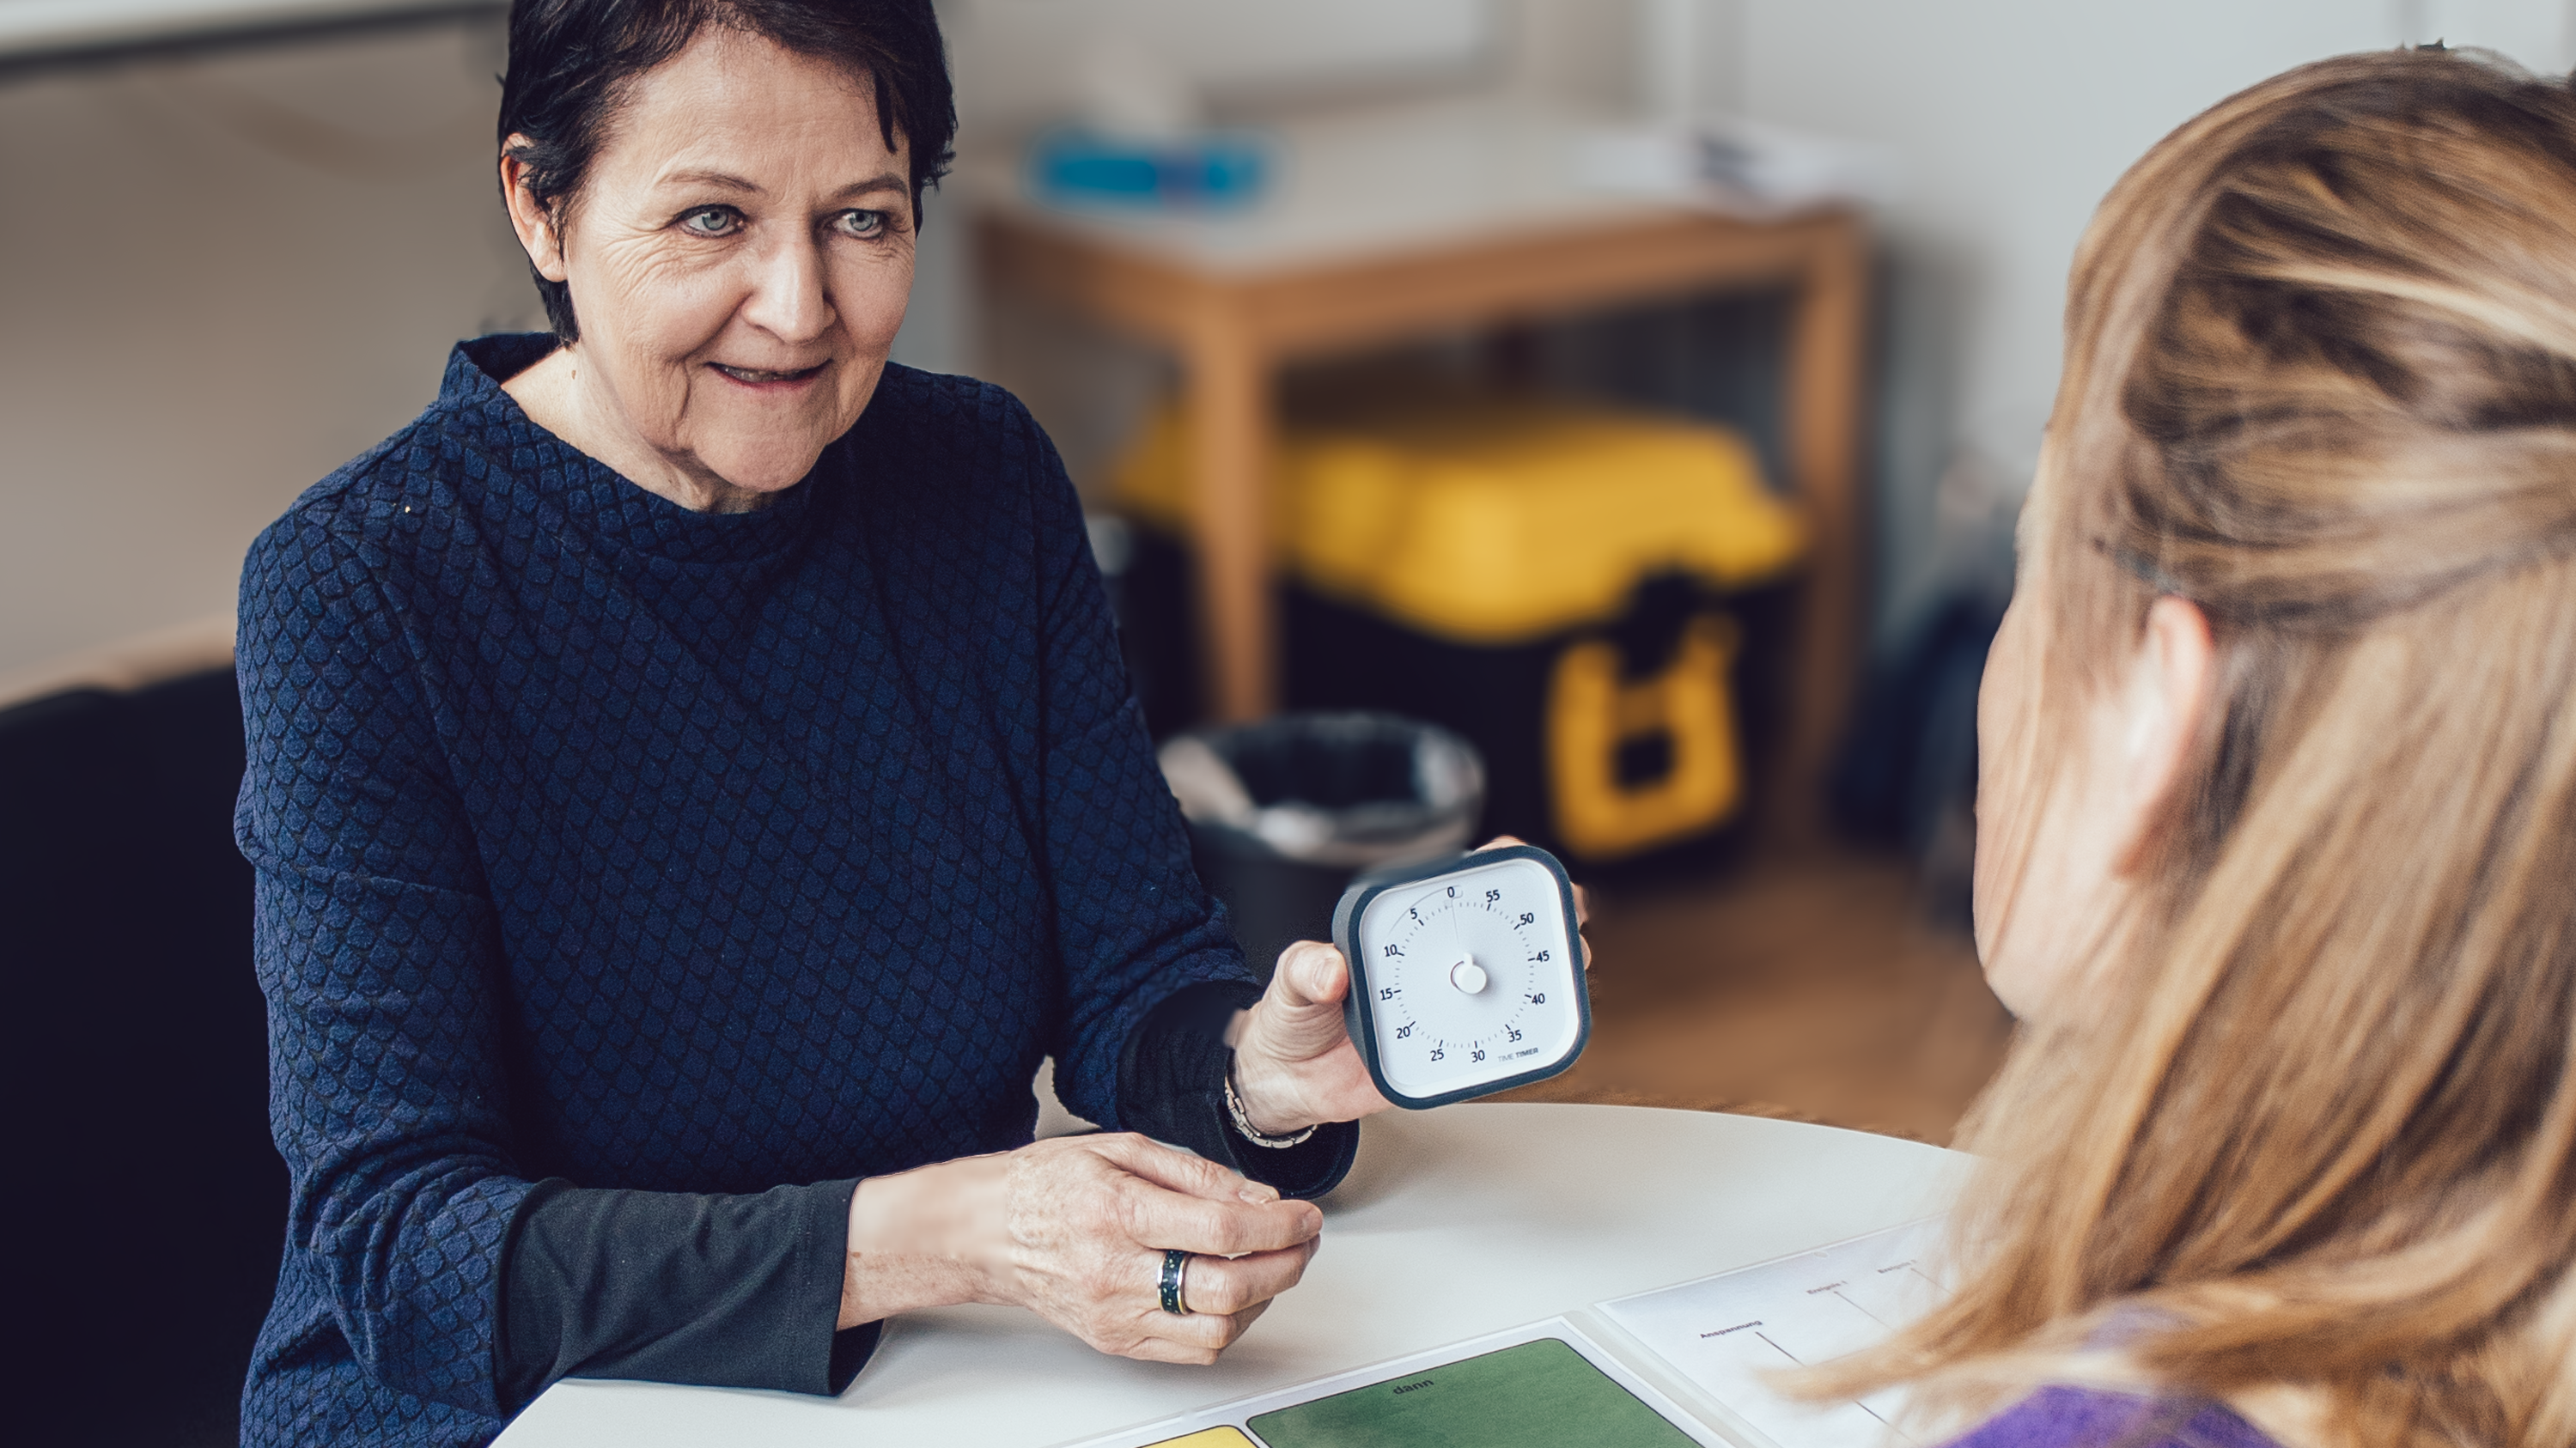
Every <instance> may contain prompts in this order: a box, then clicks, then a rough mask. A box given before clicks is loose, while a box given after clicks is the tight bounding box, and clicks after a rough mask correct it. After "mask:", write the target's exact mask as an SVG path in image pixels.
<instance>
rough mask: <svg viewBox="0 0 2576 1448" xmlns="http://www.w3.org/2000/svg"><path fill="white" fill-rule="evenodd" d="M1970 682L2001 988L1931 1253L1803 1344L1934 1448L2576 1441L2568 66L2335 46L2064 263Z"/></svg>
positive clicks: (2172, 146)
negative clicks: (1923, 1290) (2003, 593)
mask: <svg viewBox="0 0 2576 1448" xmlns="http://www.w3.org/2000/svg"><path fill="white" fill-rule="evenodd" d="M2067 326H2068V346H2067V359H2066V373H2065V380H2064V383H2063V385H2062V387H2061V390H2060V391H2059V393H2058V399H2057V407H2056V412H2055V415H2054V416H2053V417H2052V419H2051V421H2050V426H2049V435H2048V442H2047V448H2046V453H2045V458H2044V460H2043V462H2042V464H2041V467H2040V472H2039V479H2038V482H2037V485H2036V487H2035V489H2034V491H2033V493H2032V496H2031V500H2030V503H2029V506H2028V508H2027V510H2026V513H2025V517H2024V520H2023V535H2022V559H2023V572H2022V576H2021V579H2020V586H2019V591H2018V593H2017V594H2016V597H2015V600H2014V603H2013V607H2012V611H2011V614H2010V616H2009V618H2008V620H2007V622H2006V624H2005V627H2004V631H2003V634H2002V636H2001V637H2000V638H1999V640H1998V641H1997V644H1996V648H1995V652H1994V656H1993V660H1992V662H1991V663H1990V664H1989V666H1988V669H1987V674H1986V682H1985V693H1984V697H1983V701H1982V711H1983V718H1982V719H1981V721H1980V723H1981V733H1982V737H1983V743H1984V749H1985V758H1986V759H1987V760H1988V761H1989V764H1988V769H1987V774H1986V779H1985V782H1984V785H1983V790H1982V798H1981V799H1980V801H1979V810H1980V816H1981V820H1982V822H1983V824H1984V826H1985V829H1984V832H1983V835H1982V838H1981V839H1980V842H1979V858H1978V861H1977V866H1978V870H1977V916H1978V919H1977V924H1978V934H1979V941H1978V944H1979V948H1980V950H1981V951H1982V953H1983V955H1984V959H1985V961H1986V968H1987V971H1988V974H1989V976H1990V978H1991V979H1992V980H1993V982H1994V984H1995V986H1996V988H1997V990H1998V991H1999V993H2001V994H2002V996H2003V997H2004V999H2005V1001H2006V1002H2007V1003H2008V1004H2010V1005H2011V1006H2012V1007H2013V1009H2014V1010H2015V1011H2016V1012H2017V1013H2018V1014H2019V1015H2021V1016H2022V1018H2023V1019H2024V1021H2025V1022H2026V1025H2025V1028H2024V1033H2023V1038H2022V1040H2021V1041H2020V1043H2019V1044H2018V1046H2017V1047H2016V1050H2015V1053H2014V1056H2013V1059H2012V1060H2011V1062H2010V1064H2009V1065H2008V1066H2007V1068H2006V1069H2005V1072H2004V1074H2003V1077H2002V1079H2001V1080H2000V1081H1999V1082H1998V1083H1997V1085H1996V1086H1995V1088H1994V1089H1993V1091H1992V1092H1991V1093H1990V1094H1989V1096H1988V1097H1987V1099H1986V1100H1985V1102H1984V1103H1983V1104H1982V1105H1981V1107H1980V1110H1979V1113H1978V1117H1977V1119H1976V1121H1974V1122H1973V1123H1972V1124H1971V1128H1970V1134H1969V1137H1968V1144H1969V1145H1971V1146H1972V1147H1973V1148H1974V1149H1975V1150H1976V1151H1978V1152H1980V1153H1982V1154H1984V1155H1985V1156H1986V1157H1987V1158H1988V1159H1989V1162H1990V1168H1989V1175H1988V1177H1987V1179H1986V1180H1985V1181H1984V1183H1983V1184H1982V1187H1981V1189H1980V1190H1979V1192H1977V1193H1976V1194H1975V1195H1974V1196H1973V1197H1972V1200H1971V1202H1970V1203H1969V1205H1968V1207H1967V1209H1966V1210H1965V1211H1964V1212H1963V1214H1962V1220H1961V1222H1960V1236H1959V1241H1960V1243H1961V1244H1962V1245H1961V1248H1960V1251H1961V1261H1962V1263H1963V1265H1964V1266H1965V1267H1966V1268H1967V1271H1966V1274H1965V1278H1964V1285H1963V1287H1962V1290H1961V1291H1960V1292H1959V1294H1958V1295H1957V1297H1956V1298H1955V1300H1953V1301H1952V1302H1951V1303H1949V1304H1948V1305H1947V1306H1946V1307H1945V1308H1944V1309H1943V1310H1941V1311H1940V1312H1938V1313H1937V1314H1935V1315H1934V1316H1932V1317H1931V1318H1929V1319H1928V1320H1926V1321H1924V1322H1922V1323H1921V1324H1920V1325H1918V1326H1917V1327H1916V1328H1914V1329H1913V1330H1912V1331H1911V1332H1908V1333H1906V1334H1904V1335H1902V1336H1901V1337H1900V1338H1899V1339H1898V1340H1896V1341H1895V1342H1893V1343H1891V1344H1889V1345H1888V1346H1886V1347H1884V1348H1882V1349H1880V1350H1878V1351H1876V1352H1874V1353H1872V1354H1870V1355H1868V1356H1866V1357H1864V1358H1862V1359H1859V1360H1856V1361H1852V1362H1848V1363H1846V1364H1843V1365H1840V1366H1839V1367H1837V1368H1836V1369H1834V1370H1832V1371H1830V1372H1829V1373H1827V1374H1825V1375H1821V1376H1819V1377H1818V1378H1815V1379H1812V1380H1810V1382H1809V1383H1808V1384H1807V1386H1809V1387H1810V1388H1813V1389H1816V1390H1819V1391H1832V1392H1837V1393H1851V1392H1854V1391H1857V1390H1861V1389H1868V1388H1876V1387H1884V1386H1888V1385H1892V1384H1898V1383H1911V1384H1913V1385H1915V1387H1916V1389H1917V1393H1918V1397H1917V1401H1918V1402H1919V1403H1921V1404H1924V1405H1926V1406H1927V1407H1930V1408H1933V1409H1935V1410H1938V1409H1940V1408H1942V1407H1946V1408H1947V1409H1948V1410H1950V1411H1952V1412H1961V1411H1967V1412H1975V1413H1992V1414H1995V1415H1996V1416H1993V1417H1991V1418H1989V1419H1987V1421H1986V1422H1985V1423H1984V1424H1983V1426H1981V1427H1979V1428H1977V1429H1975V1430H1973V1431H1971V1432H1970V1433H1969V1434H1968V1436H1967V1437H1966V1439H1964V1440H1963V1442H1964V1443H1967V1444H1973V1445H1978V1448H2002V1445H2014V1448H2039V1445H2068V1444H2122V1445H2138V1448H2147V1445H2157V1444H2164V1445H2178V1444H2198V1445H2239V1444H2260V1443H2263V1442H2265V1441H2266V1439H2269V1440H2271V1441H2274V1442H2278V1443H2281V1444H2285V1445H2294V1448H2312V1445H2314V1448H2322V1445H2362V1444H2370V1445H2382V1444H2386V1445H2432V1444H2442V1445H2470V1444H2474V1445H2494V1448H2567V1445H2569V1444H2571V1443H2576V92H2571V90H2570V86H2569V82H2568V81H2566V80H2563V79H2534V78H2532V77H2530V76H2528V75H2525V74H2522V73H2520V72H2518V71H2514V70H2512V69H2510V68H2509V67H2506V66H2503V65H2500V64H2496V63H2492V62H2490V61H2487V60H2482V59H2479V58H2477V57H2474V56H2469V55H2462V54H2456V53H2443V52H2440V51H2417V52H2400V53H2396V54H2388V55H2370V56H2354V57H2346V58H2343V59H2338V60H2331V61H2326V62H2323V63H2320V64H2317V65H2312V66H2308V67H2305V68H2303V69H2300V70H2296V71H2293V72H2291V73H2289V74H2287V75H2284V76H2281V77H2279V78H2277V79H2274V80H2271V81H2268V82H2265V83H2264V84H2262V85H2259V86H2256V87H2254V88H2253V89H2251V90H2249V91H2246V92H2245V93H2243V94H2241V95H2238V96H2236V97H2234V98H2233V99H2230V100H2228V101H2226V102H2225V103H2223V104H2221V105H2219V106H2218V107H2216V108H2215V109H2213V110H2211V111H2210V112H2208V113H2207V114H2205V115H2203V116H2201V117H2199V118H2198V119H2196V120H2194V121H2192V122H2191V123H2190V124H2188V125H2186V126H2184V127H2183V128H2182V129H2181V130H2180V131H2177V132H2176V133H2175V134H2174V135H2172V136H2171V137H2169V138H2168V139H2167V140H2166V141H2165V142H2164V143H2163V144H2161V145H2159V146H2158V147H2157V148H2156V149H2155V150H2154V151H2153V152H2152V153H2150V154H2149V155H2148V156H2147V158H2146V159H2145V160H2144V161H2141V162H2140V163H2139V164H2138V165H2137V167H2136V168H2135V169H2133V170H2132V171H2131V172H2130V173H2129V174H2128V175H2127V176H2126V177H2125V178H2124V179H2123V180H2122V181H2121V182H2120V184H2119V186H2118V187H2117V188H2116V189H2114V190H2113V192H2112V193H2111V196H2110V198H2109V199H2108V200H2107V201H2106V202H2105V203H2104V204H2103V207H2102V210H2101V213H2100V214H2099V215H2098V216H2097V217H2096V218H2095V220H2094V224H2093V227H2092V229H2091V232H2090V233H2089V234H2088V235H2087V236H2086V238H2085V241H2084V243H2083V246H2082V248H2081V249H2080V251H2079V253H2078V255H2077V258H2076V264H2075V269H2074V275H2073V282H2072V286H2071V295H2070V300H2069V305H2068V311H2067Z"/></svg>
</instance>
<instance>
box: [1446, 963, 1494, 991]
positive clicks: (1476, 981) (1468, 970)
mask: <svg viewBox="0 0 2576 1448" xmlns="http://www.w3.org/2000/svg"><path fill="white" fill-rule="evenodd" d="M1449 983H1450V984H1451V985H1454V986H1456V987H1457V988H1458V989H1460V990H1462V991H1465V992H1466V993H1467V994H1469V995H1474V994H1475V993H1477V992H1478V991H1481V990H1483V989H1484V988H1485V968H1484V967H1483V966H1481V965H1478V964H1477V963H1476V962H1474V961H1472V960H1462V961H1460V962H1458V963H1457V964H1456V965H1453V966H1451V967H1449Z"/></svg>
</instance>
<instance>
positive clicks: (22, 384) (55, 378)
mask: <svg viewBox="0 0 2576 1448" xmlns="http://www.w3.org/2000/svg"><path fill="white" fill-rule="evenodd" d="M500 59H501V54H500V39H499V30H498V27H497V26H496V25H495V24H492V23H490V22H476V23H473V24H457V25H444V26H439V27H435V28H430V29H422V30H414V31H404V32H395V33H380V34H375V35H370V36H364V37H348V38H343V39H338V40H332V41H324V42H312V43H303V44H296V45H291V46H280V47H277V48H274V49H259V50H245V51H237V52H229V53H224V54H219V55H214V56H209V57H204V58H200V59H195V60H172V59H159V60H151V61H141V62H135V63H132V64H128V65H121V66H116V67H110V68H105V69H86V70H74V71H65V72H58V73H46V74H37V75H26V74H21V75H18V76H15V77H0V196H7V197H9V198H11V206H10V210H11V212H12V213H13V216H12V223H11V224H10V225H8V226H6V227H0V337H5V338H6V345H5V346H0V439H5V441H6V446H5V447H0V675H7V674H11V673H16V672H19V671H22V670H25V669H27V668H29V667H31V666H34V665H36V664H37V663H39V662H40V661H44V660H48V659H52V658H55V657H57V656H59V655H62V654H65V653H68V652H71V651H74V650H79V649H82V648H85V647H89V646H92V645H97V644H102V643H105V642H108V641H111V640H117V639H122V638H124V637H126V636H127V635H130V634H134V633H137V632H142V631H149V630H156V629H160V628H163V627H166V626H169V625H172V624H176V623H181V622H183V621H187V620H191V619H195V618H198V617H201V616H204V615H209V614H221V613H229V612H230V610H231V608H232V605H233V596H234V589H235V586H236V584H237V583H238V581H239V577H240V572H241V560H242V553H243V550H244V549H245V548H247V547H248V546H249V543H250V540H251V538H252V536H253V535H254V534H256V533H257V532H258V531H259V529H260V528H261V527H263V526H265V525H266V524H267V523H268V522H269V520H271V519H273V518H275V517H276V516H277V515H278V514H279V513H280V512H282V511H284V509H285V507H286V505H287V504H288V503H289V502H290V501H292V500H293V499H294V497H295V495H296V494H297V493H298V492H300V491H302V490H303V489H304V488H305V487H307V486H309V485H310V484H312V483H313V482H315V481H316V480H318V479H320V478H321V477H322V475H323V474H325V473H327V472H329V471H330V470H331V469H332V468H333V467H335V466H337V465H338V464H340V463H341V462H344V461H346V460H347V459H348V458H350V457H351V456H353V455H354V454H356V453H357V452H358V451H360V450H361V449H363V448H365V447H367V446H368V445H369V444H371V443H373V442H375V441H376V440H377V439H379V438H381V437H383V436H384V435H385V434H387V433H389V432H391V431H393V429H395V428H396V427H398V426H400V425H401V424H402V423H403V422H404V421H406V420H407V419H409V418H410V417H411V416H412V415H413V414H415V413H417V412H418V411H419V410H420V409H421V408H422V407H424V406H426V405H427V404H428V402H429V400H430V398H431V397H432V396H433V395H435V393H436V390H437V386H438V375H439V368H440V365H441V363H442V362H443V361H444V359H445V355H446V351H447V347H448V345H449V344H450V343H452V342H453V341H455V340H456V339H457V338H459V337H466V336H471V335H474V334H475V333H477V332H480V331H484V330H488V329H491V328H494V327H503V326H511V325H518V324H523V323H526V322H528V321H530V319H531V316H532V314H533V313H534V312H535V311H536V308H535V294H534V292H533V290H532V289H531V288H530V286H529V284H528V281H527V274H526V270H525V262H524V261H523V260H522V259H521V257H520V254H519V252H518V249H517V245H516V243H515V242H514V241H513V240H512V239H511V237H510V234H509V230H508V228H507V226H506V225H505V224H504V222H503V221H502V219H501V215H500V211H499V204H498V201H497V200H496V198H495V195H494V190H493V179H492V173H491V170H490V167H489V163H488V161H487V160H486V157H487V156H488V155H489V154H490V151H491V148H492V119H493V115H494V112H495V106H496V103H497V100H498V97H499V87H498V86H497V85H496V84H495V83H494V81H493V76H494V74H495V73H496V72H497V71H498V70H499V68H500Z"/></svg>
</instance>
